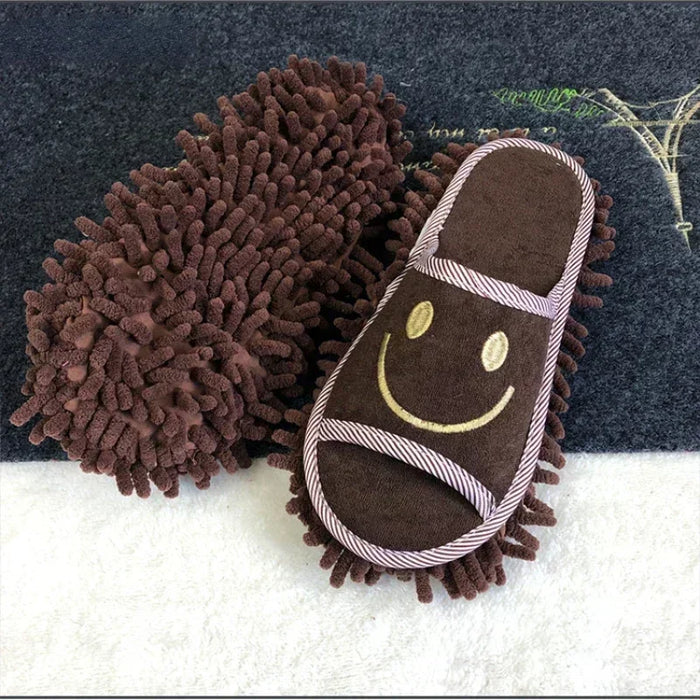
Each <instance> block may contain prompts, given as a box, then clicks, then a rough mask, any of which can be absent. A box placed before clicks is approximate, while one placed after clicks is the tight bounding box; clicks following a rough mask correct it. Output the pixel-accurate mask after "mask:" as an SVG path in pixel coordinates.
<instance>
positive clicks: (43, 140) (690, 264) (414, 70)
mask: <svg viewBox="0 0 700 700" xmlns="http://www.w3.org/2000/svg"><path fill="white" fill-rule="evenodd" d="M699 23H700V6H698V5H697V4H683V3H670V4H653V3H642V4H617V3H614V4H613V3H610V4H609V3H586V4H584V3H581V4H579V3H566V4H555V3H542V4H539V3H529V4H522V5H512V4H490V3H489V4H483V5H479V4H465V5H460V4H452V3H444V4H443V3H431V4H421V3H416V4H403V5H400V4H398V3H384V4H371V5H370V4H364V3H352V4H345V3H334V4H332V5H329V4H327V5H323V4H320V5H319V4H301V3H293V4H194V5H189V4H188V5H184V4H169V5H152V4H140V5H138V6H136V5H115V4H111V3H110V4H103V5H93V4H79V5H78V4H50V5H49V4H46V5H43V4H19V3H16V4H15V3H12V4H5V5H0V76H1V85H2V93H1V94H2V97H1V99H0V125H1V126H2V139H0V143H1V144H2V153H1V155H2V161H1V162H2V166H3V170H2V176H1V178H0V188H1V189H0V218H1V221H2V228H1V229H0V232H1V234H0V235H1V236H2V238H1V239H0V240H1V241H2V246H3V256H2V272H3V274H2V297H1V299H0V304H1V305H0V318H1V319H2V326H3V333H2V341H1V342H2V346H1V347H0V358H1V362H2V373H3V381H2V392H3V395H2V416H1V420H0V440H1V449H0V457H1V458H2V459H6V460H8V459H9V460H23V459H34V458H37V459H38V458H51V457H62V456H63V455H62V452H61V451H60V449H59V448H58V447H57V446H56V444H55V443H54V442H53V441H46V443H45V444H44V445H42V446H41V447H40V448H34V447H32V446H31V445H29V444H28V443H27V441H26V438H27V434H28V430H27V429H16V428H13V427H12V426H10V425H9V423H8V416H9V414H10V413H11V412H12V411H13V410H14V409H15V408H16V407H17V406H18V405H19V404H20V403H21V401H22V397H21V395H20V393H19V387H20V385H21V381H22V376H23V373H24V370H25V368H26V363H25V358H24V334H25V330H24V318H23V314H24V308H23V302H22V293H23V291H24V290H25V289H26V288H28V287H38V286H40V285H41V284H43V283H44V282H45V281H46V278H45V276H44V274H43V272H42V270H41V267H40V263H41V261H42V259H43V258H44V256H45V255H46V254H49V253H50V252H51V250H52V247H51V246H52V242H53V240H54V239H56V238H70V239H73V240H78V238H79V234H78V232H77V230H75V229H74V227H73V224H72V221H73V219H74V218H75V217H77V216H79V215H81V214H82V215H86V216H89V217H101V216H103V215H104V213H105V210H104V208H103V206H102V201H101V200H102V196H103V194H104V193H105V192H106V191H107V190H108V188H109V187H110V185H111V184H112V182H114V181H115V180H122V181H125V182H126V181H127V177H128V172H129V170H130V169H132V168H134V167H138V166H139V165H140V164H142V163H144V162H146V161H151V162H154V163H158V164H163V165H165V164H171V163H175V162H177V161H178V160H179V158H180V152H179V150H178V149H177V147H176V146H175V144H174V143H173V137H174V135H175V134H176V133H177V131H178V130H179V129H181V128H183V127H185V128H192V126H193V125H192V121H191V115H192V114H194V113H195V112H198V111H202V112H207V113H209V114H212V115H213V114H216V103H215V100H216V97H218V96H219V95H221V94H224V93H228V94H232V93H235V92H239V91H240V90H241V89H244V88H245V86H246V85H247V84H248V83H249V82H251V81H252V80H253V79H254V76H255V75H256V73H257V72H258V71H260V70H267V69H269V68H270V67H271V66H280V65H282V64H284V63H285V60H286V56H287V55H288V54H289V53H292V52H296V53H298V54H300V55H308V56H310V57H311V58H315V59H318V60H325V59H326V58H327V57H328V56H329V55H332V54H337V55H339V56H340V57H341V58H342V59H345V60H362V61H365V62H366V63H367V64H368V66H369V67H370V70H372V71H376V72H379V73H382V74H383V75H384V77H385V80H386V83H387V86H388V87H389V89H391V90H393V91H394V92H396V93H397V94H398V95H399V97H400V98H401V99H402V100H403V101H405V102H406V104H407V105H408V114H407V117H406V122H405V123H406V128H407V129H409V130H410V131H411V132H413V133H412V135H413V137H414V141H415V144H416V151H415V152H414V154H413V155H412V156H410V157H409V160H412V161H422V160H427V159H428V158H429V157H430V155H431V154H432V152H433V151H434V150H437V149H439V148H440V147H442V146H443V145H444V144H445V143H446V141H447V140H448V137H450V138H452V139H453V140H475V139H480V138H483V137H484V134H485V133H486V130H488V129H490V128H509V127H517V126H520V127H529V128H530V129H531V135H532V136H533V137H534V138H537V139H540V140H543V141H553V140H560V141H562V143H563V145H564V147H565V148H566V149H567V150H568V151H569V152H576V153H580V154H582V155H584V156H585V157H586V158H587V166H588V169H589V172H590V173H591V174H592V175H593V176H595V177H597V178H598V179H600V180H601V181H602V182H603V183H604V185H605V187H606V190H607V192H608V193H609V194H611V195H612V196H613V197H614V198H615V200H616V206H615V207H614V208H613V217H612V219H611V223H612V225H614V226H615V227H616V228H617V229H618V232H619V235H618V248H617V251H616V253H615V256H614V259H613V260H611V261H610V262H609V263H607V264H606V265H605V269H604V271H605V272H608V273H610V274H612V275H613V276H614V277H615V278H616V284H615V286H614V287H612V288H611V289H610V290H608V291H606V292H604V294H603V296H604V298H605V308H604V309H602V310H600V311H594V312H590V313H587V314H586V315H585V316H584V317H583V319H582V320H583V321H584V323H586V325H587V326H588V327H589V329H590V331H591V337H590V338H589V340H588V342H587V344H586V345H587V348H588V354H587V356H586V357H585V358H584V359H583V361H582V362H581V365H580V371H579V373H578V374H577V375H576V376H575V377H574V379H573V390H574V395H573V398H572V402H571V403H572V409H571V411H570V413H569V414H568V415H567V416H565V426H566V429H567V439H566V441H565V448H566V450H569V451H581V450H590V451H615V450H621V451H628V450H652V449H661V450H690V449H698V448H700V431H699V430H698V426H699V425H700V409H699V408H698V407H699V406H700V395H699V393H700V392H699V388H698V387H699V384H700V381H699V380H700V353H698V344H699V343H698V341H699V340H700V331H699V330H698V328H699V323H698V321H699V320H700V319H699V318H698V306H699V302H700V269H699V266H698V249H699V248H700V245H698V237H697V236H696V235H694V234H695V233H696V232H693V231H690V232H689V233H688V231H687V229H688V225H689V224H688V222H694V223H696V229H697V228H699V227H700V197H698V193H699V192H700V174H699V173H698V169H697V165H698V156H699V150H700V142H699V140H698V138H697V136H698V126H697V124H698V120H700V112H698V113H697V114H695V117H694V118H693V117H692V115H691V108H692V106H693V105H697V101H698V93H697V92H696V93H695V94H691V91H692V90H693V89H694V88H695V87H696V86H697V83H698V78H699V77H700V70H699V69H700V57H699V56H698V50H697V29H698V25H699ZM683 95H686V96H687V99H686V100H685V101H682V100H679V99H677V98H680V97H681V96H683ZM623 101H624V103H626V104H627V106H625V104H624V103H623ZM596 102H597V103H599V104H600V106H598V107H596V104H595V103H596ZM630 105H631V106H630ZM611 110H612V111H611ZM684 119H687V120H688V123H687V124H686V125H685V127H684V128H683V131H682V133H681V135H680V139H679V150H678V151H677V152H675V153H674V152H673V146H674V143H675V134H676V133H677V130H678V129H679V127H681V126H682V122H683V120H684ZM644 129H648V132H647V133H646V134H642V133H641V132H642V130H644ZM667 130H670V132H668V133H669V136H670V138H669V139H668V144H667V145H666V144H665V141H664V135H665V133H666V132H667ZM643 136H644V139H646V140H644V139H643ZM654 139H658V144H659V145H658V148H657V147H656V145H654ZM645 143H646V144H647V145H645ZM648 144H651V150H650V147H649V145H648ZM654 149H656V151H655V150H654ZM674 156H677V157H674ZM676 168H677V173H676V175H677V177H678V180H677V181H676V180H675V179H674V178H675V177H676V175H674V172H675V169H676ZM672 192H673V193H674V194H673V196H672ZM681 204H682V208H683V211H682V214H681V211H680V205H681ZM679 229H680V230H679ZM684 232H685V234H684ZM685 235H688V238H689V243H688V242H686V240H685Z"/></svg>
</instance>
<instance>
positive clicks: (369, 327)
mask: <svg viewBox="0 0 700 700" xmlns="http://www.w3.org/2000/svg"><path fill="white" fill-rule="evenodd" d="M594 188H595V189H597V183H593V184H592V183H591V181H590V180H589V179H588V177H587V175H586V174H585V172H584V171H583V169H582V168H581V166H580V165H579V164H578V163H577V162H576V160H574V159H573V158H571V157H570V156H568V155H566V154H565V153H563V152H561V151H559V150H558V149H556V148H553V147H550V146H547V145H544V144H541V143H537V142H534V141H529V140H526V139H520V138H508V139H502V140H496V141H493V142H491V143H488V144H486V145H484V146H482V147H480V148H477V149H476V150H474V151H473V152H472V153H471V155H469V157H467V158H466V160H464V162H462V164H461V165H460V166H459V168H458V169H457V171H456V173H454V176H453V177H452V179H451V182H450V184H449V186H448V187H447V189H446V191H444V194H443V195H442V197H441V199H440V201H439V203H438V204H437V206H436V207H435V208H434V209H433V211H432V214H431V215H430V217H429V218H428V220H427V222H426V223H425V225H424V227H423V229H422V231H421V233H420V236H419V237H418V240H417V241H416V242H415V245H414V246H413V248H412V249H411V252H410V255H409V257H408V260H407V262H406V264H405V266H403V269H402V271H401V272H400V273H399V274H398V276H396V278H395V279H394V280H393V281H392V282H391V283H390V284H389V286H388V287H387V288H386V292H385V293H384V295H383V297H382V298H381V301H380V302H379V304H378V306H377V308H376V311H375V312H374V314H373V315H372V316H371V318H370V319H369V321H368V322H367V323H366V324H365V325H364V327H363V328H362V330H361V331H360V332H359V335H357V337H356V338H355V340H354V341H353V342H352V344H351V345H350V348H349V350H348V351H347V352H345V354H344V355H343V356H342V358H341V359H340V362H339V363H338V364H337V366H336V367H335V369H334V370H333V371H332V372H331V373H330V376H329V378H328V380H327V381H326V382H325V384H324V385H323V388H322V390H321V392H320V394H319V395H318V397H317V399H316V402H315V404H314V407H313V410H312V411H311V415H310V417H309V419H308V424H307V425H306V431H305V438H304V444H303V462H304V470H303V478H304V482H305V488H304V489H303V491H306V494H302V495H308V497H309V500H310V503H311V505H312V507H313V512H312V513H309V512H303V513H302V512H301V510H302V506H300V505H299V503H298V501H299V498H297V499H296V500H297V503H296V504H294V502H293V504H292V510H294V508H295V507H296V510H297V512H298V513H299V514H300V517H302V519H303V520H305V521H306V522H307V523H309V524H311V527H310V533H309V535H310V539H311V540H317V541H315V542H311V541H309V538H307V541H308V542H309V543H310V544H320V543H325V544H326V547H327V549H326V555H327V556H324V558H326V559H328V562H326V564H327V565H333V562H335V568H334V575H335V574H336V570H338V575H337V576H336V579H339V580H340V583H342V579H344V577H345V575H346V574H347V572H348V571H350V573H351V576H352V578H354V579H355V580H363V579H364V580H365V582H367V583H372V582H374V581H376V580H377V578H378V577H379V576H380V575H381V573H382V572H384V571H386V572H388V573H395V574H396V575H397V576H399V577H401V578H415V581H416V586H417V589H418V595H419V599H421V600H424V601H427V600H429V599H430V598H431V594H430V586H429V584H428V583H427V578H428V575H429V574H432V575H434V576H436V577H437V578H439V579H441V580H442V582H443V584H444V585H445V587H446V588H447V589H448V592H450V594H451V595H454V596H460V595H464V596H465V597H467V598H470V597H473V596H474V595H476V592H477V590H484V589H485V588H486V587H488V583H489V582H496V583H502V582H503V580H504V576H503V570H502V567H501V566H500V558H501V557H502V554H504V553H510V552H508V551H507V550H508V545H509V544H510V543H508V542H506V541H505V537H506V536H507V535H509V536H512V537H515V538H516V539H517V538H518V537H519V538H520V539H521V540H522V541H524V543H525V546H524V547H522V548H523V549H524V550H528V546H527V545H528V544H532V542H530V541H528V540H529V539H530V540H534V541H535V543H536V539H535V538H534V537H532V536H529V537H528V533H527V532H525V531H524V530H523V528H522V527H520V525H518V524H517V523H515V524H514V522H513V516H514V514H515V513H516V510H517V511H518V513H520V510H521V509H522V507H523V503H525V505H526V510H528V512H529V513H530V514H531V515H532V518H531V520H530V521H529V522H531V523H533V524H552V523H551V522H545V521H548V520H552V521H553V517H552V515H551V510H549V509H548V508H547V507H546V506H544V504H542V503H541V502H540V501H538V500H537V499H535V498H534V494H533V491H532V482H533V480H534V481H537V480H539V481H543V480H547V479H542V478H539V479H535V478H534V477H535V476H537V473H538V472H542V473H545V472H546V470H541V469H540V467H539V466H538V463H537V462H538V458H540V457H542V456H543V453H544V457H545V458H546V457H547V456H548V453H549V455H551V456H553V458H554V459H552V461H553V462H555V466H561V464H559V463H557V462H558V461H559V458H560V453H557V451H556V450H550V449H548V442H550V441H549V438H548V436H547V435H546V433H545V429H546V428H548V427H549V426H550V424H553V423H554V424H556V423H558V419H557V418H556V416H554V413H553V411H552V410H550V406H552V403H553V397H554V396H555V392H554V391H553V384H556V385H558V386H559V387H560V388H561V387H562V380H561V371H560V367H558V365H561V364H562V358H561V356H562V355H563V354H564V353H562V352H561V348H562V347H571V346H572V338H573V334H572V332H571V331H572V330H573V331H576V323H575V322H574V321H573V320H572V319H571V318H570V316H569V308H570V306H571V303H572V299H574V298H575V297H577V298H578V301H579V302H580V300H581V299H582V298H584V295H582V294H581V292H580V291H579V290H578V289H577V282H579V281H580V277H582V276H584V273H587V274H590V275H593V276H595V273H590V271H588V270H587V263H588V262H590V261H591V260H593V259H595V253H592V252H591V247H590V246H589V239H590V237H591V233H592V232H594V233H595V231H596V227H600V226H601V225H602V224H601V219H603V224H604V219H605V218H606V217H607V208H609V206H610V203H611V202H606V201H603V202H602V204H601V201H600V198H599V197H597V196H596V194H595V192H594ZM607 199H608V200H609V198H607ZM599 204H600V205H601V206H598V205H599ZM603 209H605V213H604V214H602V215H601V216H599V211H600V212H602V210H603ZM594 217H595V221H594ZM603 228H605V229H606V231H605V232H604V233H601V234H600V236H599V237H602V238H608V237H611V236H612V235H613V234H614V231H613V230H612V229H609V228H607V227H604V226H603ZM608 243H609V244H610V245H609V246H605V251H603V252H602V253H599V255H598V257H599V258H603V259H604V258H605V257H606V256H607V255H609V251H610V248H611V247H612V243H611V242H610V241H608ZM595 248H598V249H600V248H601V245H600V244H599V245H597V246H595ZM598 277H600V278H601V279H600V280H599V283H600V284H604V285H605V284H607V283H609V278H607V276H604V275H599V276H598ZM603 278H605V279H603ZM579 305H580V304H579ZM576 343H577V341H575V340H574V341H573V346H575V344H576ZM579 345H580V344H579ZM574 365H575V363H574ZM564 384H565V382H564ZM566 389H568V387H566ZM560 401H561V400H560ZM556 403H557V402H556V401H554V404H555V405H554V408H555V410H563V409H561V406H559V407H558V408H557V406H556ZM562 403H563V402H562ZM559 425H560V424H559ZM555 432H558V431H557V430H555ZM560 437H561V435H558V436H557V438H560ZM551 442H553V441H551ZM286 461H290V458H285V457H283V456H280V458H279V459H278V460H277V462H278V464H277V466H285V462H286ZM562 461H563V460H562ZM546 473H549V472H546ZM552 481H554V479H552ZM293 490H294V487H293ZM297 491H298V492H300V491H302V489H301V488H300V487H299V485H298V484H297ZM318 520H320V523H319V524H321V523H322V528H321V530H322V531H325V533H326V535H327V536H325V537H324V536H323V534H321V535H320V536H319V535H318V533H319V528H318V527H314V525H315V523H314V521H318ZM314 532H315V533H316V535H314ZM319 540H320V541H319ZM324 540H325V542H324ZM517 546H518V545H511V547H515V548H517ZM532 548H533V549H534V548H536V547H535V546H534V545H533V546H532ZM494 549H495V550H499V551H497V552H494V551H492V550H494ZM497 555H498V556H497ZM514 555H515V556H518V553H517V552H516V553H514ZM533 556H534V552H533ZM523 558H530V557H529V556H525V555H523Z"/></svg>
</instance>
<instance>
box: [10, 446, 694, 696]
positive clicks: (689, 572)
mask: <svg viewBox="0 0 700 700" xmlns="http://www.w3.org/2000/svg"><path fill="white" fill-rule="evenodd" d="M541 493H542V494H544V495H545V500H547V501H548V502H549V503H550V504H551V505H553V506H554V507H555V509H556V511H557V515H558V516H559V524H558V525H557V527H556V528H551V529H550V528H539V532H538V533H537V534H538V536H540V538H541V541H542V548H541V551H540V554H539V557H538V560H537V561H536V562H534V563H528V562H516V561H509V562H508V566H507V570H506V571H507V574H508V578H509V581H508V583H507V584H506V586H504V587H503V588H494V589H491V590H490V591H489V592H487V593H486V594H485V595H482V596H479V597H478V598H477V600H475V601H471V602H468V601H452V600H450V599H449V598H448V597H447V595H446V594H445V593H444V591H442V590H440V591H438V590H437V588H436V589H435V591H436V595H435V601H434V602H433V603H432V604H431V605H421V604H419V603H417V602H416V601H415V599H414V591H413V586H412V584H409V585H407V584H402V583H400V582H397V581H395V580H389V579H386V580H382V581H381V582H380V583H379V584H378V585H376V586H374V587H373V588H367V587H365V586H360V585H357V584H353V583H352V582H349V583H348V584H346V585H345V586H344V587H343V588H342V589H340V590H335V589H332V588H330V587H329V586H328V585H327V579H328V572H324V571H322V570H321V569H319V568H318V566H317V561H318V557H319V556H320V550H318V549H312V548H309V547H306V546H305V545H304V544H303V543H302V541H301V535H302V526H301V524H300V523H299V522H298V521H297V520H296V519H294V518H292V517H290V516H288V515H287V514H286V513H285V512H284V505H285V503H286V501H287V498H288V494H287V475H286V474H284V473H282V472H278V471H275V470H273V469H269V468H266V467H265V466H264V465H263V464H262V463H257V464H255V465H254V466H253V468H252V469H251V470H249V471H248V472H244V473H241V474H238V475H235V476H234V477H228V478H226V477H219V478H216V479H215V480H214V483H213V485H212V488H211V489H210V490H209V492H204V493H202V492H199V491H197V490H196V489H195V488H194V487H192V485H191V484H189V483H188V484H185V485H184V488H183V493H182V495H181V496H180V498H178V499H176V500H174V501H169V500H166V499H164V498H162V497H160V496H159V495H156V496H155V497H152V498H151V499H149V500H148V501H141V500H139V499H137V498H136V497H134V498H130V499H124V498H122V497H121V496H119V494H118V493H117V491H116V488H115V487H114V484H113V483H112V482H111V481H110V480H108V479H106V478H101V477H97V476H86V475H84V474H83V473H82V472H81V471H80V470H79V469H78V467H77V466H76V465H74V464H69V463H64V462H54V463H49V464H41V463H40V464H37V463H25V464H17V463H14V464H1V465H0V505H1V509H0V511H1V516H0V526H1V533H0V534H1V536H2V537H1V547H2V548H1V550H0V560H1V568H0V576H1V578H0V585H1V588H0V592H1V598H0V638H1V639H0V641H1V649H0V659H1V660H0V672H1V677H0V693H2V694H42V693H43V694H51V695H57V694H68V695H71V694H88V695H109V694H158V695H166V694H307V695H308V694H312V695H313V694H325V695H333V694H346V695H347V694H349V695H353V694H354V695H362V694H428V695H441V694H456V695H465V694H548V695H559V694H563V695H566V694H584V695H586V694H643V695H654V694H662V695H674V694H675V695H688V694H697V693H699V692H700V668H699V664H700V606H699V603H700V572H699V566H698V558H699V552H700V454H664V455H660V454H634V455H576V456H574V457H571V458H570V460H569V464H568V466H567V467H566V469H565V470H564V471H563V472H562V483H561V484H560V485H559V486H555V487H546V488H542V490H541Z"/></svg>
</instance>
